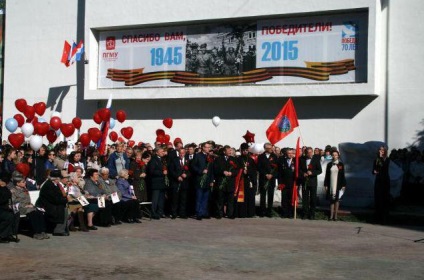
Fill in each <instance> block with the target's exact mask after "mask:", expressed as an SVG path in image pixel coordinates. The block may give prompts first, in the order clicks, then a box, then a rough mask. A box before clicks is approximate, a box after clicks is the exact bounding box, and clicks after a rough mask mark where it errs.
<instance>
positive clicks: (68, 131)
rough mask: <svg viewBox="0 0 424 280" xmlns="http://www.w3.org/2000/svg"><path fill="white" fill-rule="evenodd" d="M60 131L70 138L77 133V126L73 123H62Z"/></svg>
mask: <svg viewBox="0 0 424 280" xmlns="http://www.w3.org/2000/svg"><path fill="white" fill-rule="evenodd" d="M60 131H62V133H63V135H64V136H65V137H69V136H71V135H72V134H74V132H75V126H74V125H73V124H71V123H62V125H61V126H60Z"/></svg>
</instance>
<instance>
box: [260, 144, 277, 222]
mask: <svg viewBox="0 0 424 280" xmlns="http://www.w3.org/2000/svg"><path fill="white" fill-rule="evenodd" d="M264 149H265V152H263V153H262V154H260V155H259V156H258V171H259V191H260V195H261V197H260V213H259V216H260V217H263V216H264V215H266V216H267V217H269V218H271V217H272V206H273V203H274V189H275V180H276V179H277V175H278V165H277V164H278V162H277V160H278V158H277V156H276V155H275V154H274V153H273V152H272V145H271V143H265V144H264ZM267 195H268V206H267V207H266V205H265V201H266V197H267Z"/></svg>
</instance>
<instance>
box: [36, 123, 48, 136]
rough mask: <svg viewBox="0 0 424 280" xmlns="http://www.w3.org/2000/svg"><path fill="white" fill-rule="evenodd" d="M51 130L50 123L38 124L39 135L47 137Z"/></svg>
mask: <svg viewBox="0 0 424 280" xmlns="http://www.w3.org/2000/svg"><path fill="white" fill-rule="evenodd" d="M49 130H50V125H49V124H48V123H45V122H43V123H38V135H40V136H45V135H46V134H47V132H49Z"/></svg>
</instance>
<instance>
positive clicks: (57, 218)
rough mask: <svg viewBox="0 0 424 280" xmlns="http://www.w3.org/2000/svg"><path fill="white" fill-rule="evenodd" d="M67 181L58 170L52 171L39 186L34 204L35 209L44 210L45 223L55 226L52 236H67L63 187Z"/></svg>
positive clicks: (66, 216) (66, 210)
mask: <svg viewBox="0 0 424 280" xmlns="http://www.w3.org/2000/svg"><path fill="white" fill-rule="evenodd" d="M67 179H68V178H67V177H66V176H63V175H62V173H61V172H60V170H57V169H55V170H52V171H51V172H50V176H49V178H48V179H47V180H46V181H44V183H43V184H42V185H41V187H40V196H39V198H38V200H37V202H36V204H35V205H36V207H39V208H43V209H44V211H45V215H44V217H45V218H46V220H47V222H49V223H51V224H54V225H55V227H54V230H53V235H54V236H69V231H68V225H67V221H68V209H67V207H66V204H67V202H68V200H67V195H66V191H65V188H64V185H63V184H66V181H67Z"/></svg>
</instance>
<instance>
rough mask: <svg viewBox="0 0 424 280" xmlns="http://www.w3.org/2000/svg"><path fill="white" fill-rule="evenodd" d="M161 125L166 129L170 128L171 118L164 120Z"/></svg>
mask: <svg viewBox="0 0 424 280" xmlns="http://www.w3.org/2000/svg"><path fill="white" fill-rule="evenodd" d="M162 123H163V125H164V126H165V127H167V128H171V127H172V124H173V123H174V121H173V120H172V119H171V118H166V119H164V120H163V121H162Z"/></svg>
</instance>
